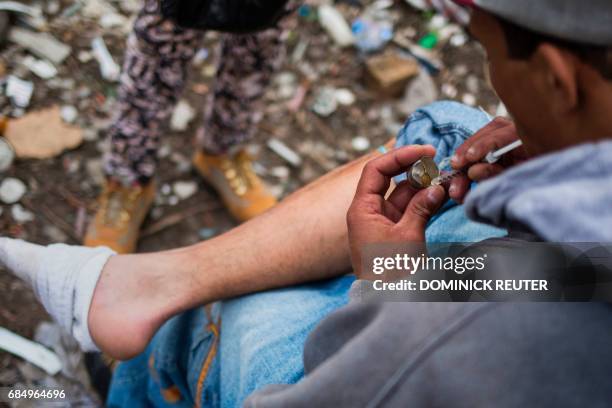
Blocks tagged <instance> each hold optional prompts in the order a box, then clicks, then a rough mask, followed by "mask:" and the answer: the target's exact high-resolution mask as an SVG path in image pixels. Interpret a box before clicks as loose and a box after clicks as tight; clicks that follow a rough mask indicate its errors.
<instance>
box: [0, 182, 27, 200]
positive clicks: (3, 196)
mask: <svg viewBox="0 0 612 408" xmlns="http://www.w3.org/2000/svg"><path fill="white" fill-rule="evenodd" d="M27 191H28V189H27V187H26V185H25V184H24V182H23V181H21V180H19V179H16V178H13V177H7V178H5V179H4V180H2V184H0V201H2V202H3V203H5V204H14V203H17V202H19V200H21V199H22V198H23V196H24V195H25V193H26V192H27Z"/></svg>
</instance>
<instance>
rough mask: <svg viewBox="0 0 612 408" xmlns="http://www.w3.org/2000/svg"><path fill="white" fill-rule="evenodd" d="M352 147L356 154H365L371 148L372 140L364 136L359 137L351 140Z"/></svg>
mask: <svg viewBox="0 0 612 408" xmlns="http://www.w3.org/2000/svg"><path fill="white" fill-rule="evenodd" d="M351 145H352V146H353V150H355V151H356V152H365V151H366V150H368V149H369V148H370V140H369V139H368V138H366V137H364V136H357V137H354V138H353V140H351Z"/></svg>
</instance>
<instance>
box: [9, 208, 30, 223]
mask: <svg viewBox="0 0 612 408" xmlns="http://www.w3.org/2000/svg"><path fill="white" fill-rule="evenodd" d="M11 216H12V217H13V220H15V222H16V223H17V224H25V223H26V222H32V221H34V219H35V217H34V214H32V213H31V212H30V211H28V210H26V209H25V208H23V206H22V205H21V204H13V205H12V206H11Z"/></svg>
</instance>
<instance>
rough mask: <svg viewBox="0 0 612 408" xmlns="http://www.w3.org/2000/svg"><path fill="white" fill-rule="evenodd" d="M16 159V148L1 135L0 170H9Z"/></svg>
mask: <svg viewBox="0 0 612 408" xmlns="http://www.w3.org/2000/svg"><path fill="white" fill-rule="evenodd" d="M14 160H15V150H14V149H13V148H12V147H11V145H10V144H9V143H8V142H7V141H6V139H5V138H3V137H0V172H3V171H6V170H8V169H9V168H10V167H11V166H12V164H13V161H14Z"/></svg>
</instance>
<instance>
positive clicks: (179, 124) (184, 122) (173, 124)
mask: <svg viewBox="0 0 612 408" xmlns="http://www.w3.org/2000/svg"><path fill="white" fill-rule="evenodd" d="M195 116H196V112H195V109H193V108H192V107H191V105H190V104H189V102H187V101H186V100H184V99H182V100H180V101H179V103H177V104H176V107H175V108H174V111H173V112H172V118H171V119H170V129H172V130H175V131H178V132H184V131H185V130H187V127H188V126H189V123H191V121H192V120H193V119H194V118H195Z"/></svg>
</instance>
